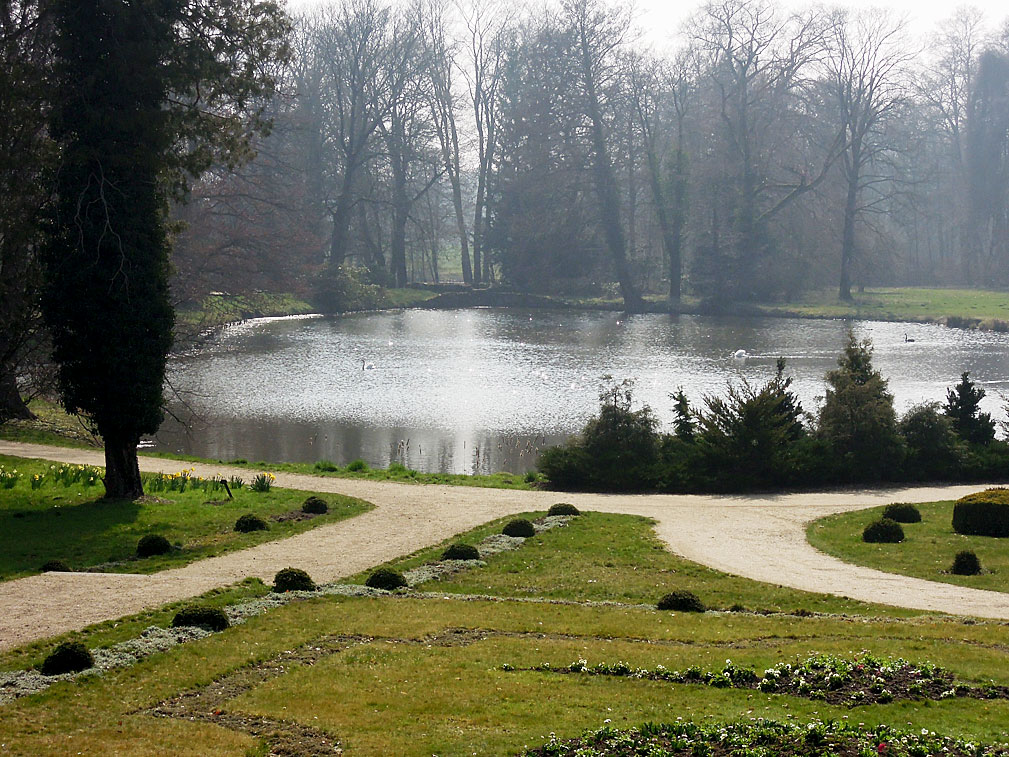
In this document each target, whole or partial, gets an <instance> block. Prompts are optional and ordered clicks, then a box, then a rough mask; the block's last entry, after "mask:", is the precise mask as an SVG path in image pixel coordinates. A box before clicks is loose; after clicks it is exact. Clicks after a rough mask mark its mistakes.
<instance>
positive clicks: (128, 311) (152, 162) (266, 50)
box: [42, 0, 287, 498]
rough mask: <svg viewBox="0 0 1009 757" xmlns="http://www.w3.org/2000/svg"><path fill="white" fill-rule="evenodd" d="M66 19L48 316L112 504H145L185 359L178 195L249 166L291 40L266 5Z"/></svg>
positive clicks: (58, 59)
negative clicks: (174, 250)
mask: <svg viewBox="0 0 1009 757" xmlns="http://www.w3.org/2000/svg"><path fill="white" fill-rule="evenodd" d="M51 12H52V21H53V28H54V33H55V56H54V60H55V64H54V67H55V88H54V98H53V108H52V115H51V118H50V132H51V135H52V137H53V139H54V140H55V141H56V142H57V143H58V144H59V145H60V148H61V152H60V165H59V171H58V175H57V180H56V187H55V189H56V200H55V203H54V210H53V214H52V220H51V224H50V228H49V229H48V239H47V242H46V243H45V245H44V248H43V251H42V264H43V268H44V272H45V287H44V292H43V301H42V305H43V312H44V316H45V320H46V323H47V325H48V326H49V329H50V331H51V333H52V340H53V354H54V357H55V359H56V362H57V363H58V364H59V387H60V393H61V401H62V403H63V405H64V407H66V409H67V410H68V411H70V412H72V413H77V414H80V415H82V416H84V417H85V418H87V419H89V420H90V421H91V423H92V424H93V425H94V427H95V429H96V430H97V431H98V433H99V434H101V436H102V437H103V439H104V441H105V460H106V478H105V489H106V496H107V497H110V498H136V497H138V496H141V495H142V494H143V484H142V482H141V480H140V470H139V466H138V462H137V444H138V443H139V441H140V437H141V435H142V434H150V433H154V432H155V431H157V429H158V426H159V425H160V423H161V420H162V416H163V394H162V389H163V385H164V382H165V365H166V356H167V354H168V350H169V349H170V347H171V345H172V327H173V320H174V315H173V312H172V307H171V304H170V302H169V294H168V273H169V263H168V252H169V239H168V232H167V226H166V210H167V195H168V194H169V192H173V193H174V194H176V195H182V194H184V192H185V189H186V186H187V177H188V176H194V175H198V174H199V173H200V172H201V171H203V170H206V168H207V167H208V166H209V165H210V164H211V162H213V160H214V159H216V158H220V159H223V161H224V162H232V163H234V162H237V161H239V160H240V159H242V157H243V156H244V155H245V154H246V149H245V148H246V146H247V136H248V134H249V132H250V131H251V130H250V129H248V128H247V125H246V126H243V124H245V122H246V121H247V119H246V118H244V117H245V116H248V115H249V111H250V110H252V111H253V112H254V113H255V112H258V111H255V107H256V106H255V102H256V97H257V95H260V94H263V93H264V92H266V91H267V90H269V89H270V88H271V87H270V83H271V81H272V80H271V79H270V78H269V76H268V75H266V74H264V73H262V71H261V70H260V65H259V64H261V63H262V62H263V59H264V57H268V56H271V55H276V54H279V53H282V52H283V50H284V45H283V41H282V39H281V37H282V36H283V32H284V31H285V30H286V28H287V27H286V23H285V22H283V14H282V13H281V12H280V11H279V9H278V7H277V6H276V5H275V4H274V3H271V2H253V0H239V2H235V3H229V4H226V5H225V6H218V5H217V4H216V3H207V2H204V0H121V1H117V2H112V1H111V0H53V3H52V5H51ZM278 39H279V40H280V41H279V42H278V41H277V40H278ZM243 51H244V53H245V54H243ZM203 83H206V86H205V87H202V86H201V84H203ZM226 106H230V107H226ZM215 107H219V108H220V111H218V112H217V113H215V112H214V110H215ZM253 121H255V119H253Z"/></svg>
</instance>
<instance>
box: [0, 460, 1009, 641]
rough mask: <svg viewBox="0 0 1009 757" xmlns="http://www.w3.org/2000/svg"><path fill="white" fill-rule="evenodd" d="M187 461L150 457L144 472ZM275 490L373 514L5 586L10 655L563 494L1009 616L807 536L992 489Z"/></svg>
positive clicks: (801, 574) (336, 571) (368, 557)
mask: <svg viewBox="0 0 1009 757" xmlns="http://www.w3.org/2000/svg"><path fill="white" fill-rule="evenodd" d="M0 454H3V455H16V456H20V457H36V458H43V459H47V460H60V461H64V462H68V463H82V464H88V465H104V458H103V456H102V453H101V452H99V451H91V450H76V449H69V448H64V447H48V446H44V445H30V444H19V443H14V442H4V441H0ZM179 465H181V463H175V462H174V461H171V460H163V459H158V458H145V457H141V458H140V466H141V469H143V470H144V471H155V472H156V471H171V470H175V469H176V468H178V467H179ZM191 465H192V467H194V468H195V469H196V473H197V474H198V475H202V476H210V475H222V474H223V475H231V474H232V473H238V474H239V475H242V474H247V473H248V471H244V470H242V471H238V470H235V469H231V468H228V466H225V465H198V464H191ZM276 485H277V486H282V487H290V488H297V489H308V490H314V491H321V492H332V493H337V494H346V495H349V496H352V497H359V498H361V499H364V500H367V501H369V502H371V503H373V504H374V505H375V509H374V510H371V511H370V512H367V513H364V514H363V515H359V516H357V517H355V518H350V519H348V520H345V521H341V522H339V523H334V524H332V525H329V526H321V527H319V528H315V529H313V530H311V531H308V532H306V533H303V534H300V535H298V536H293V537H290V538H288V539H284V540H281V541H276V542H270V543H267V544H261V545H259V546H257V547H253V548H251V549H247V550H243V551H241V552H233V553H231V554H227V555H221V556H219V557H214V558H210V559H207V560H201V561H200V562H196V563H193V564H191V565H187V566H185V567H183V568H176V569H172V570H166V571H163V572H161V573H157V574H154V575H138V574H109V573H47V574H43V575H38V576H31V577H29V578H23V579H18V580H15V581H7V582H4V583H0V649H6V648H10V647H14V646H18V645H21V644H25V643H28V642H30V641H33V640H35V639H41V638H46V637H49V636H53V635H56V634H59V633H64V632H66V631H70V630H75V629H81V628H84V627H85V626H87V625H90V624H92V623H97V622H99V621H102V620H109V619H114V618H119V617H122V616H124V615H129V614H131V613H136V612H139V611H141V610H144V609H147V608H152V607H157V606H160V605H162V604H165V603H167V602H172V601H176V600H179V599H185V598H187V597H191V596H195V595H197V594H201V593H203V592H205V591H209V590H210V589H213V588H215V587H218V586H223V585H226V584H229V583H233V582H235V581H239V580H241V579H243V578H246V577H248V576H259V577H260V578H262V579H263V580H265V581H271V580H272V579H273V576H274V574H275V573H276V572H277V571H278V570H280V569H281V568H285V567H287V566H289V565H294V566H297V567H300V568H303V569H305V570H307V571H308V572H309V573H310V574H311V575H312V577H313V578H315V579H316V580H318V581H332V580H334V579H337V578H340V577H342V576H347V575H351V574H353V573H357V572H359V571H362V570H365V569H367V568H370V567H372V566H374V565H377V564H379V563H382V562H385V561H387V560H391V559H393V558H395V557H398V556H400V555H404V554H408V553H410V552H413V551H415V550H417V549H420V548H422V547H426V546H429V545H431V544H436V543H438V542H440V541H442V540H444V539H446V538H448V537H450V536H452V535H454V534H457V533H460V532H462V531H466V530H468V529H470V528H473V527H475V526H478V525H480V524H481V523H485V522H487V521H488V520H491V519H493V518H499V517H502V516H505V515H509V514H512V513H517V512H523V511H527V510H545V509H547V508H548V507H549V506H550V505H551V504H553V503H554V502H557V501H559V500H563V501H568V502H573V503H574V504H575V505H577V506H578V507H579V508H581V509H585V510H599V511H606V512H614V513H627V514H633V515H644V516H648V517H650V518H654V519H655V520H656V522H657V525H656V533H657V534H658V536H659V537H660V538H661V539H662V540H663V541H664V542H665V543H666V544H667V545H668V547H669V549H670V550H672V551H673V552H675V553H676V554H678V555H681V556H682V557H685V558H687V559H689V560H693V561H695V562H699V563H702V564H704V565H708V566H710V567H712V568H717V569H718V570H722V571H724V572H726V573H733V574H736V575H740V576H744V577H746V578H753V579H756V580H758V581H767V582H770V583H774V584H779V585H781V586H789V587H792V588H795V589H802V590H805V591H813V592H822V593H827V594H836V595H840V596H845V597H850V598H852V599H858V600H863V601H866V602H878V603H883V604H889V605H895V606H898V607H908V608H913V609H921V610H930V611H938V612H947V613H954V614H959V615H973V616H977V617H985V618H998V619H1009V594H1004V593H1001V592H994V591H983V590H978V589H965V588H962V587H959V586H953V585H951V584H944V583H938V582H933V581H924V580H921V579H917V578H909V577H906V576H898V575H895V574H890V573H883V572H880V571H877V570H872V569H870V568H863V567H859V566H855V565H850V564H848V563H844V562H842V561H840V560H838V559H836V558H834V557H830V556H828V555H825V554H823V553H822V552H819V551H817V550H816V549H814V548H813V547H812V546H810V545H809V543H808V542H807V541H806V536H805V526H806V524H807V523H808V522H809V521H811V520H815V519H816V518H819V517H822V516H824V515H829V514H831V513H836V512H844V511H849V510H857V509H861V508H866V507H873V506H877V505H883V504H887V503H889V502H928V501H935V500H940V499H952V498H956V497H959V496H962V495H963V494H965V493H967V492H970V491H976V490H977V489H978V488H981V487H982V485H979V484H974V485H971V486H945V487H915V488H900V489H866V490H861V491H843V492H832V493H831V492H828V493H814V494H782V495H769V496H704V495H614V494H558V493H556V492H531V491H516V490H509V489H481V488H476V487H459V486H435V485H423V486H421V485H410V484H395V483H388V482H379V481H362V480H353V479H341V478H332V477H328V478H327V477H323V476H308V475H300V474H292V473H278V474H277V482H276Z"/></svg>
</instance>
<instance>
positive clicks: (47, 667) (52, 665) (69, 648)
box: [39, 641, 95, 676]
mask: <svg viewBox="0 0 1009 757" xmlns="http://www.w3.org/2000/svg"><path fill="white" fill-rule="evenodd" d="M94 664H95V658H94V657H92V656H91V652H89V651H88V648H87V647H86V646H84V645H83V644H82V643H81V642H79V641H64V642H63V643H62V644H60V645H59V646H58V647H56V649H54V650H53V651H52V652H50V654H49V656H48V657H46V659H45V660H43V662H42V665H41V666H39V670H40V671H41V672H42V675H44V676H58V675H60V674H62V673H78V672H80V671H82V670H87V669H88V668H90V667H91V666H92V665H94Z"/></svg>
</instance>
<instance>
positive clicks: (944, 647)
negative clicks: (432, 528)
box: [0, 514, 1009, 757]
mask: <svg viewBox="0 0 1009 757" xmlns="http://www.w3.org/2000/svg"><path fill="white" fill-rule="evenodd" d="M488 528H489V527H488ZM486 530H487V529H486V528H485V529H481V530H477V531H475V532H472V533H470V534H466V535H463V536H462V537H460V538H461V540H463V541H470V542H473V541H475V540H477V539H478V538H479V537H480V536H481V534H482V533H483V532H485V531H486ZM661 552H662V550H661V549H658V548H657V543H656V542H655V540H654V537H653V536H652V535H651V533H650V530H649V529H648V526H647V523H646V522H644V521H643V520H641V519H639V518H634V517H630V516H608V515H607V516H603V515H595V514H589V515H585V516H581V517H580V518H576V519H575V520H574V521H572V522H571V523H570V524H569V525H568V526H566V527H563V528H559V529H555V530H552V531H549V532H545V533H542V534H540V535H539V536H537V537H535V538H533V539H531V540H530V541H528V542H526V544H525V545H524V546H522V547H520V548H519V549H518V550H516V551H515V552H510V553H502V554H499V555H496V556H493V557H491V558H489V559H488V560H487V562H486V564H485V565H484V566H483V567H477V568H473V569H470V570H467V571H464V572H463V573H460V574H456V575H455V576H454V577H452V578H450V579H447V580H442V581H436V582H431V583H429V584H425V585H422V586H421V587H420V588H421V589H422V590H423V589H426V590H428V591H434V592H437V598H421V597H417V596H395V595H392V596H383V597H376V598H338V597H329V598H320V599H313V600H308V601H302V602H296V603H292V604H290V605H287V606H285V607H282V608H280V609H277V610H274V611H271V612H269V613H267V614H265V615H261V616H259V617H256V618H252V619H251V620H249V621H248V622H247V623H246V624H244V625H242V626H238V627H235V628H232V629H229V630H227V631H224V632H222V633H219V634H215V635H213V636H211V637H208V638H206V639H203V640H200V641H196V642H192V643H189V644H186V645H183V646H181V647H177V648H175V649H173V650H171V651H169V652H165V653H160V654H155V655H153V656H151V657H149V658H148V659H146V660H145V661H143V662H141V663H140V664H138V665H136V666H135V667H132V668H128V669H124V670H115V671H111V672H109V673H106V674H105V675H103V676H101V677H98V676H84V677H82V678H80V679H78V680H76V681H72V682H66V683H59V684H56V685H54V686H52V687H51V688H50V689H48V690H47V691H45V692H43V693H40V694H37V695H34V696H31V697H27V698H25V699H22V700H18V701H16V702H14V703H12V704H10V705H7V706H5V707H4V711H3V718H0V743H2V744H4V748H5V749H7V750H8V752H9V753H11V754H26V755H27V754H32V755H37V754H57V753H59V754H62V753H68V752H69V753H76V752H78V751H80V752H82V753H84V754H112V753H129V754H131V755H146V754H151V755H154V754H164V753H165V752H166V751H167V752H170V753H172V754H180V755H189V754H192V755H197V754H199V755H243V754H255V755H261V754H268V753H273V752H278V751H279V748H278V744H280V743H281V742H282V741H283V739H285V738H295V737H297V738H298V739H302V740H303V743H304V740H305V739H312V738H324V739H326V740H328V741H329V742H330V746H329V748H328V749H329V750H330V751H331V750H332V749H333V748H334V747H333V742H338V743H339V748H340V749H342V750H343V751H342V753H343V754H346V755H389V754H396V755H404V756H406V757H409V756H411V755H417V756H418V757H419V756H420V755H431V754H438V755H445V756H447V755H472V754H474V753H476V754H488V755H504V754H516V753H518V752H520V751H522V750H524V749H526V748H532V747H534V746H536V745H539V744H542V743H544V742H546V741H547V740H548V739H549V738H550V735H551V734H556V736H557V737H558V738H562V739H563V738H574V737H576V736H578V735H579V734H580V733H581V732H582V731H583V730H584V729H594V728H600V727H602V726H603V725H611V726H612V727H626V726H633V725H637V724H640V723H642V722H646V721H651V722H656V723H659V722H676V721H678V720H679V719H682V720H684V721H694V722H698V723H704V724H712V723H720V722H724V721H731V720H737V719H741V720H745V721H750V720H752V719H754V718H761V717H766V718H773V719H775V720H778V721H783V722H790V723H796V724H799V725H803V724H805V723H807V722H811V721H820V720H828V719H833V720H837V721H839V722H843V723H849V724H851V725H853V726H864V727H867V728H868V727H872V726H874V725H877V724H889V725H892V726H896V727H900V728H905V729H910V730H914V731H919V732H920V730H921V729H926V730H928V731H936V732H939V733H945V734H949V735H953V736H959V737H963V738H969V739H974V740H983V741H995V740H1002V739H1004V738H1005V723H1006V722H1009V702H1007V701H1006V700H1002V699H994V700H984V701H978V700H970V699H963V698H959V697H951V698H947V699H942V700H920V699H919V700H913V699H912V700H906V699H905V700H895V701H893V702H890V703H888V704H863V705H856V706H851V707H849V706H841V705H831V704H827V703H826V702H824V701H817V700H815V699H809V698H805V697H801V696H797V695H790V694H779V693H765V692H761V691H755V690H746V689H737V688H717V687H715V686H711V685H708V686H705V685H700V684H677V683H670V682H667V681H656V680H644V679H638V678H634V677H629V676H624V677H613V676H576V675H558V674H557V673H556V672H551V670H547V669H545V668H544V667H543V666H544V663H549V665H550V666H551V668H552V669H553V670H556V669H559V668H564V667H566V666H568V665H569V664H571V663H573V662H574V661H576V660H579V659H584V660H587V661H588V663H589V664H597V663H609V664H615V663H617V662H618V661H623V662H625V663H626V664H627V665H629V666H631V667H633V668H649V669H656V668H657V667H658V666H660V665H661V666H665V667H666V668H668V669H671V670H672V669H676V670H684V669H687V668H689V667H692V666H696V667H699V668H701V669H704V670H712V669H721V668H722V666H723V665H725V661H726V659H727V658H731V660H732V663H733V664H734V665H737V666H739V667H745V668H750V669H754V670H757V671H763V670H765V669H767V668H769V667H772V666H777V665H780V664H782V663H786V662H788V663H796V662H799V661H801V660H804V659H806V658H807V657H808V656H809V655H811V654H813V653H814V652H815V653H823V654H831V655H837V656H839V657H845V658H848V657H851V656H852V655H858V654H860V653H861V650H867V651H868V652H871V653H872V654H874V655H878V656H880V657H904V658H907V659H909V660H911V661H913V662H917V663H921V662H925V661H929V662H932V663H936V664H939V665H942V666H943V667H945V668H948V669H949V670H950V671H951V673H952V674H953V675H955V676H956V678H957V679H958V680H961V681H964V682H977V683H982V682H986V681H989V680H992V679H993V680H994V681H995V682H996V683H999V684H1009V671H1007V670H1006V668H1005V666H1004V665H1003V664H1002V663H1003V662H1004V648H1003V646H1002V645H1003V642H1004V627H1003V626H1002V625H1001V624H998V623H987V622H973V621H972V622H970V623H963V622H960V621H957V620H955V619H950V618H944V617H935V616H928V615H922V614H913V617H906V616H907V615H912V614H909V613H900V612H893V611H892V610H891V609H889V608H885V607H880V606H871V605H858V603H851V602H847V601H846V600H840V599H831V598H823V597H818V596H816V595H811V594H806V593H803V592H796V591H792V590H788V589H781V588H780V587H774V586H770V585H768V584H761V583H757V582H753V581H747V580H745V579H737V578H733V577H729V576H725V575H724V574H719V573H717V572H715V571H707V570H704V569H698V567H697V566H692V565H691V564H690V563H687V562H686V561H682V560H679V559H678V558H673V557H671V556H669V555H663V554H661ZM423 557H424V556H423V555H418V556H415V557H414V558H412V559H413V560H415V561H416V560H418V559H422V558H423ZM683 586H689V587H690V588H692V589H695V590H697V592H698V593H699V594H700V595H701V596H703V597H705V598H707V599H708V601H709V602H710V603H711V604H712V605H716V606H719V605H727V606H731V605H733V604H739V605H746V604H748V605H750V606H751V607H752V608H754V609H757V608H766V609H772V608H771V607H770V605H774V606H781V607H785V608H811V609H812V608H817V609H824V610H827V609H831V610H834V611H839V610H843V611H844V612H845V614H843V615H842V614H834V613H831V614H825V615H821V614H809V613H802V614H787V615H786V614H769V615H765V614H759V613H756V612H732V613H724V612H707V613H703V614H695V613H670V612H660V611H657V610H655V609H652V608H651V607H647V606H641V605H640V604H639V603H638V601H639V600H642V601H647V602H653V601H654V599H655V597H656V596H658V595H661V594H662V593H664V592H666V591H670V590H672V589H673V588H679V587H683ZM472 590H480V593H481V594H484V595H491V596H496V597H499V599H497V600H494V599H491V598H488V599H473V598H472V597H464V596H461V595H460V594H459V593H457V592H463V591H472ZM233 591H246V592H251V593H255V591H257V589H256V587H253V586H251V585H247V586H242V587H236V588H235V589H233ZM519 597H521V598H523V599H551V598H552V599H553V600H554V602H557V601H561V600H563V602H564V603H563V604H556V603H555V604H548V603H543V602H529V601H517V599H518V598H519ZM590 598H591V599H606V600H609V601H611V602H614V603H615V604H611V605H605V606H604V605H598V604H588V603H586V602H585V601H584V600H586V599H590ZM846 602H847V604H846ZM107 631H108V629H107V628H106V630H105V632H107ZM86 638H87V639H88V642H89V644H91V645H92V646H93V645H95V644H98V643H101V641H102V637H100V636H98V635H90V636H87V637H86ZM12 654H13V653H11V654H8V655H5V656H4V657H3V658H0V661H2V662H7V661H14V660H15V659H16V658H15V657H14V656H12ZM21 659H22V660H23V659H27V658H26V657H22V658H21ZM295 753H298V752H295ZM306 753H307V752H306ZM313 753H314V752H313ZM700 753H706V752H700ZM810 753H811V754H812V753H817V754H821V753H824V752H822V751H821V752H810Z"/></svg>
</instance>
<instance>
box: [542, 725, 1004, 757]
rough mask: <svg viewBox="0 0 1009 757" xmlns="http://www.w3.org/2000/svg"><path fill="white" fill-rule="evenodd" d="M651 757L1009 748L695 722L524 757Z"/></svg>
mask: <svg viewBox="0 0 1009 757" xmlns="http://www.w3.org/2000/svg"><path fill="white" fill-rule="evenodd" d="M643 754H647V755H649V757H673V755H676V756H679V755H691V756H693V755H707V756H708V757H729V755H743V754H745V755H750V754H752V755H775V756H776V757H800V756H801V757H808V756H809V755H820V754H831V755H836V757H868V756H869V755H887V757H928V755H935V754H942V755H946V757H1003V756H1004V755H1009V745H1005V744H998V745H984V744H976V743H973V742H969V741H963V740H960V739H952V738H949V737H945V736H938V735H936V734H935V733H934V732H933V731H928V730H924V729H923V730H921V731H920V732H911V731H900V730H896V729H894V728H890V727H889V726H885V725H882V726H877V727H876V728H871V729H866V728H857V727H855V726H850V725H845V724H841V723H836V722H822V721H818V720H816V721H812V722H810V723H807V724H805V725H802V724H798V723H796V724H792V723H779V722H777V721H774V720H763V719H757V720H752V721H749V722H737V723H728V724H715V725H698V724H696V723H690V722H676V723H666V724H660V725H656V724H651V723H649V724H646V725H643V726H640V727H639V728H633V729H628V730H620V729H617V728H610V727H605V728H602V729H600V730H598V731H592V732H589V733H586V734H585V735H584V736H582V737H581V738H580V739H570V740H567V741H561V740H558V739H557V738H555V737H553V736H551V739H550V741H549V742H547V743H546V744H544V745H543V746H540V747H536V748H535V749H530V750H528V751H526V752H525V753H524V755H525V757H563V756H564V755H571V756H572V757H574V756H575V755H577V757H602V756H603V755H605V756H606V757H624V756H626V757H631V756H632V755H643Z"/></svg>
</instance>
